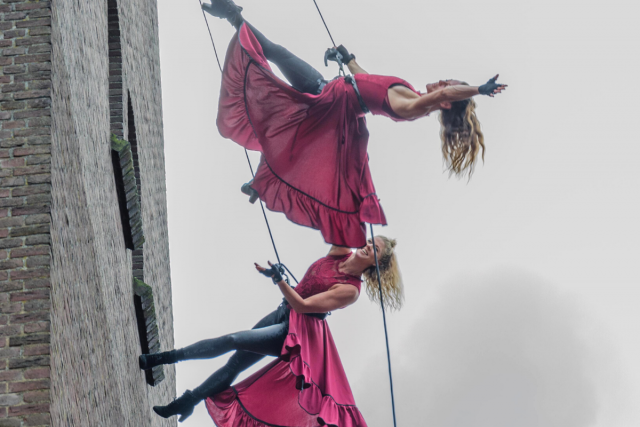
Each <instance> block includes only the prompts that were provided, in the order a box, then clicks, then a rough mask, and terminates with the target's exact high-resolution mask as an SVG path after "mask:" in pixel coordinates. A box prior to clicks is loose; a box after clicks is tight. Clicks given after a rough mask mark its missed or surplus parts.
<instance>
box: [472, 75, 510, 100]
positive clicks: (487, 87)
mask: <svg viewBox="0 0 640 427" xmlns="http://www.w3.org/2000/svg"><path fill="white" fill-rule="evenodd" d="M497 79H498V76H495V77H494V78H492V79H489V81H488V82H486V83H485V84H483V85H482V86H480V87H478V92H480V95H489V96H493V95H494V92H495V91H496V89H498V88H500V87H502V86H506V85H503V84H501V83H496V80H497Z"/></svg>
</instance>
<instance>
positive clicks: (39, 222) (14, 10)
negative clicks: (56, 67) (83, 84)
mask: <svg viewBox="0 0 640 427" xmlns="http://www.w3.org/2000/svg"><path fill="white" fill-rule="evenodd" d="M50 16H51V10H50V5H49V3H48V2H44V1H30V2H26V1H12V0H0V31H2V35H3V37H2V39H1V40H0V52H1V53H0V92H1V93H0V426H3V427H5V426H6V427H14V426H15V427H17V426H22V425H24V426H44V425H49V423H50V421H49V419H50V417H49V403H48V402H49V341H50V330H49V317H50V313H49V311H50V309H49V307H50V296H49V287H50V282H49V277H50V274H49V265H50V236H49V223H50V221H51V218H50V214H49V212H50V204H51V203H50V200H51V185H50V182H51V177H50V169H51V155H50V152H51V130H50V124H51V120H50V115H51V111H50V106H51V94H50V91H51V89H50V88H51V76H50V73H51V71H50V70H51V53H50V52H51V39H50V34H51V19H50Z"/></svg>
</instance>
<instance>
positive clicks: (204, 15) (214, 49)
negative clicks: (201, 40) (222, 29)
mask: <svg viewBox="0 0 640 427" xmlns="http://www.w3.org/2000/svg"><path fill="white" fill-rule="evenodd" d="M198 2H200V10H201V11H202V17H203V18H204V23H205V24H207V31H209V38H210V39H211V44H212V45H213V53H215V54H216V61H218V68H220V72H222V65H220V58H218V49H216V44H215V43H214V42H213V35H212V34H211V27H209V21H207V15H206V14H205V13H204V9H202V0H198Z"/></svg>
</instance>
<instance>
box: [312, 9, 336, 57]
mask: <svg viewBox="0 0 640 427" xmlns="http://www.w3.org/2000/svg"><path fill="white" fill-rule="evenodd" d="M313 4H315V5H316V9H318V13H319V14H320V19H322V23H323V24H324V27H325V28H326V29H327V33H329V38H330V39H331V43H333V45H334V46H335V45H336V42H334V41H333V36H332V35H331V31H329V27H327V23H326V22H325V21H324V16H322V12H320V8H319V7H318V3H316V0H313Z"/></svg>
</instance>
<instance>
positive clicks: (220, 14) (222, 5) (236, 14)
mask: <svg viewBox="0 0 640 427" xmlns="http://www.w3.org/2000/svg"><path fill="white" fill-rule="evenodd" d="M202 10H204V11H205V12H207V13H208V14H209V15H212V16H215V17H216V18H220V19H226V20H227V21H229V23H230V24H231V25H233V26H234V27H236V28H238V27H240V24H242V21H243V18H242V15H241V14H240V12H242V7H240V6H237V5H236V4H235V3H234V2H233V0H211V4H207V3H203V4H202Z"/></svg>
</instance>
